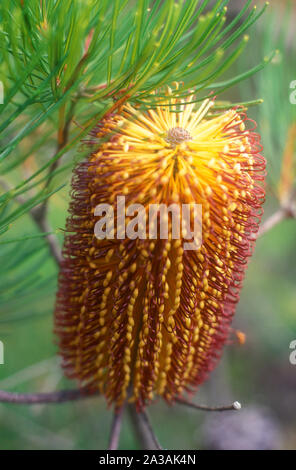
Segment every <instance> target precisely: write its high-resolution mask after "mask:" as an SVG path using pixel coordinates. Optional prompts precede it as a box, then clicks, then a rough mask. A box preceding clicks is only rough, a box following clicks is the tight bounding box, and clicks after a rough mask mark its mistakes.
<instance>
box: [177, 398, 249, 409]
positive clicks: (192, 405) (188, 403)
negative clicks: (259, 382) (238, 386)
mask: <svg viewBox="0 0 296 470" xmlns="http://www.w3.org/2000/svg"><path fill="white" fill-rule="evenodd" d="M176 403H179V404H180V405H185V406H188V407H190V408H194V409H195V410H202V411H230V410H236V411H237V410H240V409H241V407H242V406H241V404H240V402H238V401H235V402H233V403H231V405H226V406H206V405H197V404H196V403H192V402H191V401H187V400H184V399H182V398H177V400H176Z"/></svg>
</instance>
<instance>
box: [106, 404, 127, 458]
mask: <svg viewBox="0 0 296 470" xmlns="http://www.w3.org/2000/svg"><path fill="white" fill-rule="evenodd" d="M124 408H125V406H121V407H120V408H117V409H115V410H114V415H113V421H112V425H111V433H110V439H109V445H108V450H117V449H118V444H119V437H120V431H121V424H122V416H123V411H124Z"/></svg>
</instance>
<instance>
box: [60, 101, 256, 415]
mask: <svg viewBox="0 0 296 470" xmlns="http://www.w3.org/2000/svg"><path fill="white" fill-rule="evenodd" d="M173 104H174V106H173V107H168V106H161V104H160V105H159V106H157V107H155V108H154V109H151V110H148V111H145V112H142V111H141V110H139V109H135V108H133V107H132V106H131V105H125V107H124V109H123V110H122V111H121V112H120V113H119V114H117V115H109V116H108V117H106V118H105V119H104V121H103V122H102V123H101V124H100V125H99V126H98V128H97V129H96V132H95V133H96V135H97V136H98V137H100V138H102V137H104V139H103V140H102V141H101V143H100V145H99V148H98V149H97V151H96V152H94V153H92V155H91V156H90V157H89V158H88V159H87V160H86V161H84V162H83V163H81V164H79V165H78V167H77V168H76V170H75V174H74V177H73V182H72V201H71V204H70V217H69V218H68V221H67V227H66V230H67V233H66V238H65V245H64V251H63V256H64V259H63V262H62V265H61V272H60V277H59V288H58V294H57V305H56V319H55V324H56V332H57V334H58V337H59V346H60V352H61V355H62V357H63V366H64V369H65V371H66V374H67V375H68V376H69V377H72V378H78V379H79V381H80V384H81V386H86V387H89V388H91V389H99V390H100V391H101V392H102V394H104V395H105V396H106V397H107V400H108V402H109V403H115V405H117V406H120V405H121V404H122V403H123V402H124V401H125V400H126V399H130V400H132V401H135V402H136V404H137V406H138V408H139V409H140V408H141V407H143V406H144V405H145V404H147V403H148V402H150V401H151V400H152V399H153V397H154V396H157V395H160V396H162V397H164V399H165V400H167V401H168V402H172V401H174V399H175V398H176V397H178V396H180V395H181V394H182V393H183V392H186V391H188V392H190V391H192V390H194V389H195V388H196V387H197V386H198V385H199V384H200V383H202V382H203V381H204V380H205V378H206V375H207V374H208V373H209V371H210V370H212V368H213V367H214V365H215V362H216V361H217V359H218V357H219V355H220V353H221V348H222V346H223V344H224V343H225V341H226V339H227V337H228V334H229V329H230V324H231V319H232V316H233V314H234V310H235V306H236V303H237V301H238V294H239V290H240V288H241V282H242V278H243V274H244V271H245V268H246V265H247V261H248V258H249V256H250V254H251V251H252V245H253V240H254V238H255V237H254V235H255V234H256V231H257V229H258V222H259V219H260V216H261V206H262V203H263V200H264V191H263V189H262V187H261V186H260V181H261V180H263V179H264V171H265V160H264V158H263V157H262V156H261V155H260V154H259V152H260V151H261V146H260V138H259V136H258V134H256V133H254V129H250V121H249V120H248V119H247V117H246V116H245V115H244V114H243V113H242V112H241V111H240V110H239V109H233V110H230V111H225V112H223V113H222V114H219V115H215V113H214V112H213V110H212V107H213V102H212V101H210V100H205V101H204V102H203V103H202V104H201V106H200V107H196V105H195V104H194V103H191V102H190V100H189V99H188V101H187V102H186V104H183V105H179V104H178V103H177V102H176V101H173ZM176 111H178V112H176ZM121 195H124V196H125V198H126V205H127V206H128V205H129V204H132V203H133V204H135V203H136V204H137V203H138V204H142V205H143V206H144V207H145V210H147V211H148V207H149V205H150V204H152V203H153V204H157V203H158V204H160V203H165V204H167V205H169V204H171V203H175V204H192V203H194V204H201V205H202V236H203V240H202V244H201V246H200V248H199V249H195V250H185V249H184V237H183V238H182V236H181V237H180V238H179V239H173V237H172V235H171V233H170V230H169V233H168V236H167V238H166V239H161V238H160V237H158V238H156V239H151V238H149V234H148V233H147V237H146V239H139V238H136V239H130V238H124V237H123V236H122V233H121V234H119V231H118V230H116V223H115V231H114V238H113V239H101V240H99V239H97V238H96V236H95V234H94V228H95V224H96V222H97V221H98V217H97V216H96V215H95V214H94V212H95V208H96V206H97V205H98V204H102V203H108V204H112V205H114V204H115V201H116V198H117V196H121ZM116 217H117V213H116V211H115V219H116ZM157 217H158V219H157V223H159V217H160V214H159V213H157ZM128 220H129V219H127V221H126V224H127V223H128ZM171 222H172V219H171V217H169V220H168V224H169V227H171ZM182 233H183V235H184V232H182Z"/></svg>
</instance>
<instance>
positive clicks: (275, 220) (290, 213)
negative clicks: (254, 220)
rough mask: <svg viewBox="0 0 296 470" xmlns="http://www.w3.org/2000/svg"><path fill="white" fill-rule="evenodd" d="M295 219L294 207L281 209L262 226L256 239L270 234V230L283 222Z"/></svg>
mask: <svg viewBox="0 0 296 470" xmlns="http://www.w3.org/2000/svg"><path fill="white" fill-rule="evenodd" d="M293 218H296V211H295V209H294V208H293V207H292V205H289V206H287V207H281V208H280V209H279V210H277V211H276V212H275V213H274V214H273V215H271V216H270V217H269V218H268V219H267V220H266V221H265V222H264V223H263V224H262V225H261V227H260V228H259V230H258V233H257V236H256V238H259V237H262V235H265V233H266V232H269V230H271V229H272V228H273V227H275V226H276V225H278V224H279V223H280V222H282V221H283V220H285V219H293Z"/></svg>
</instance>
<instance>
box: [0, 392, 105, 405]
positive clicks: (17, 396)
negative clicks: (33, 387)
mask: <svg viewBox="0 0 296 470" xmlns="http://www.w3.org/2000/svg"><path fill="white" fill-rule="evenodd" d="M98 395H99V392H96V391H95V392H94V391H89V390H86V389H81V390H78V389H73V390H61V391H58V392H50V393H16V392H6V391H4V390H0V403H16V404H27V405H36V404H39V403H64V402H66V401H74V400H81V399H84V398H89V397H93V396H98Z"/></svg>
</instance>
